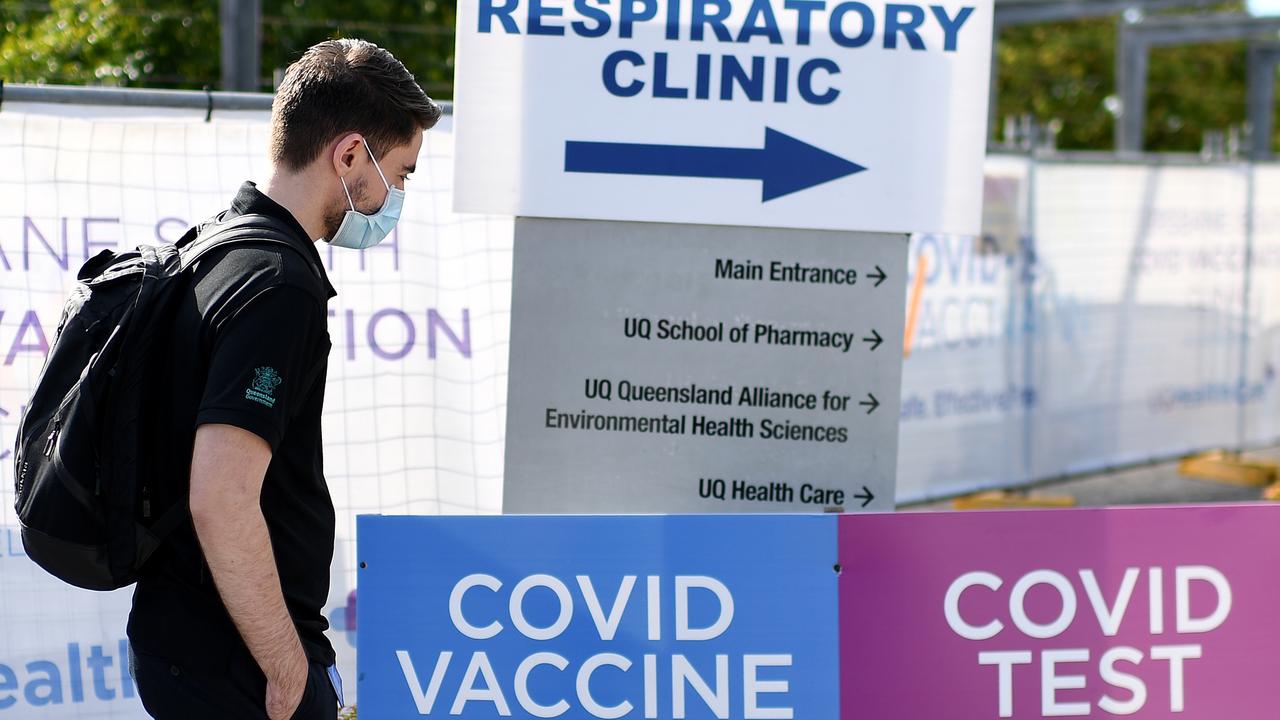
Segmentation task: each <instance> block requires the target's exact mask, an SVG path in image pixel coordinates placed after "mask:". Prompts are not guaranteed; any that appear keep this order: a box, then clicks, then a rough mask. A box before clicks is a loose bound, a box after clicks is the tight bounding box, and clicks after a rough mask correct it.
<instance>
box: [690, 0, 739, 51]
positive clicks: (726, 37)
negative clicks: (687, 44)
mask: <svg viewBox="0 0 1280 720" xmlns="http://www.w3.org/2000/svg"><path fill="white" fill-rule="evenodd" d="M708 7H714V8H715V10H714V11H713V12H707V8H708ZM732 11H733V7H732V6H731V5H730V4H729V3H728V1H727V0H693V17H692V18H691V20H690V22H689V39H690V40H695V41H698V42H702V39H703V29H704V27H705V26H707V25H710V26H711V31H712V32H713V33H715V36H716V39H717V40H719V41H720V42H733V36H732V35H730V34H729V28H726V27H725V26H724V21H725V20H727V19H729V13H730V12H732Z"/></svg>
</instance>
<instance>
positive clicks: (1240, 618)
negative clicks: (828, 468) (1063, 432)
mask: <svg viewBox="0 0 1280 720" xmlns="http://www.w3.org/2000/svg"><path fill="white" fill-rule="evenodd" d="M1278 521H1280V507H1276V506H1262V505H1259V506H1235V507H1225V506H1224V507H1182V508H1155V509H1134V508H1130V509H1112V510H1071V511H1040V512H1005V513H963V514H961V513H903V514H897V515H894V514H867V515H842V516H835V515H825V516H803V515H789V516H776V515H775V516H751V515H746V516H706V515H677V516H612V517H610V516H578V517H554V516H546V517H490V518H412V517H378V516H368V517H362V518H361V519H360V521H359V542H360V564H361V570H360V583H361V588H362V592H363V598H362V602H361V605H360V613H359V614H360V621H361V626H362V628H363V632H362V633H361V635H360V661H359V662H360V683H361V695H362V697H364V698H365V703H364V704H363V705H362V708H361V710H362V712H363V711H368V712H370V713H373V714H374V715H375V716H376V717H378V718H380V719H383V718H385V719H388V720H395V719H397V718H405V719H408V718H419V717H446V716H447V717H457V718H461V719H462V720H469V719H477V720H478V719H480V718H484V719H486V720H488V719H490V718H499V717H509V716H517V717H519V716H532V717H541V718H557V717H583V718H605V719H610V718H639V717H643V718H670V719H673V720H680V719H683V718H690V719H691V720H702V719H704V718H716V719H718V720H756V719H764V718H779V719H787V718H793V719H794V720H826V719H828V718H834V717H837V716H838V717H840V718H842V719H843V720H901V719H902V718H938V719H940V720H945V719H950V718H954V719H955V720H979V719H982V718H993V719H994V718H1015V719H1020V720H1029V719H1031V718H1050V717H1112V716H1132V717H1135V718H1139V719H1142V718H1150V719H1153V720H1154V719H1155V718H1168V717H1171V716H1175V715H1177V714H1180V713H1185V716H1186V717H1198V718H1209V717H1215V718H1216V717H1231V718H1240V719H1241V720H1255V719H1256V720H1261V718H1266V717H1271V715H1272V714H1273V712H1274V691H1273V683H1272V682H1270V680H1269V678H1270V676H1271V674H1272V673H1271V669H1270V664H1269V663H1268V659H1269V658H1270V657H1272V655H1273V652H1274V648H1275V647H1276V646H1277V643H1280V620H1277V617H1276V614H1275V613H1274V611H1273V609H1272V606H1271V605H1272V601H1273V599H1274V598H1275V597H1276V595H1277V593H1280V576H1277V575H1276V574H1275V573H1274V572H1272V571H1271V569H1270V567H1269V565H1270V563H1269V558H1270V554H1269V552H1268V550H1267V548H1269V547H1272V546H1274V545H1275V543H1276V542H1277V541H1280V530H1277V528H1280V524H1277V523H1278ZM1063 538H1075V539H1076V540H1075V541H1073V542H1062V539H1063ZM405 548H415V549H421V551H418V552H405ZM446 549H447V550H446ZM833 559H834V560H835V562H834V563H833V562H832V560H833ZM837 643H838V648H837ZM837 651H838V659H836V653H837ZM837 668H838V676H839V678H838V681H837V679H836V678H835V677H833V674H834V673H835V672H836V671H837ZM837 707H838V708H839V709H838V711H837Z"/></svg>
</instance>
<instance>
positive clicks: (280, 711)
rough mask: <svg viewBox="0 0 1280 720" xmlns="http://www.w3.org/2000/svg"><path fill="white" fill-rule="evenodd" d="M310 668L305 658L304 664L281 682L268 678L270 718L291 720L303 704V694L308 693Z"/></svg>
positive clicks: (271, 719)
mask: <svg viewBox="0 0 1280 720" xmlns="http://www.w3.org/2000/svg"><path fill="white" fill-rule="evenodd" d="M309 678H310V669H309V668H308V667H307V663H306V661H305V660H304V661H303V663H302V665H301V666H300V667H298V668H295V669H294V672H293V675H292V676H291V677H287V678H282V679H281V680H280V681H279V682H277V681H276V680H274V679H272V678H267V717H268V718H270V720H289V718H291V717H293V714H294V713H296V712H298V707H299V706H300V705H302V696H303V695H304V694H306V690H307V680H308V679H309Z"/></svg>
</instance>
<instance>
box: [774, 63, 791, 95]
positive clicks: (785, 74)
mask: <svg viewBox="0 0 1280 720" xmlns="http://www.w3.org/2000/svg"><path fill="white" fill-rule="evenodd" d="M774 70H775V71H774V73H773V77H774V80H775V82H776V83H777V84H776V85H774V86H773V101H774V102H776V103H784V102H786V101H787V81H788V80H789V79H790V70H791V61H790V60H788V59H786V58H784V57H780V58H778V59H777V60H775V61H774Z"/></svg>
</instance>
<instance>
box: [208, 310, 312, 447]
mask: <svg viewBox="0 0 1280 720" xmlns="http://www.w3.org/2000/svg"><path fill="white" fill-rule="evenodd" d="M326 319H327V316H326V315H325V312H324V307H323V305H322V304H320V303H319V302H317V301H316V299H315V298H313V297H311V296H310V295H309V294H307V293H306V292H305V291H304V290H300V289H298V288H294V287H291V286H287V285H281V286H276V287H272V288H268V289H267V290H264V291H262V292H261V293H259V294H257V295H256V296H254V297H253V298H252V299H250V300H249V301H247V302H246V303H245V304H244V305H242V306H241V307H240V308H239V309H237V310H236V311H235V314H234V315H232V316H231V317H230V318H228V319H227V320H225V321H223V323H222V324H221V325H220V326H219V327H217V328H216V329H215V330H214V336H213V343H212V356H211V357H210V359H209V374H208V378H207V380H206V383H205V390H204V397H203V398H202V400H201V401H200V409H199V412H198V413H197V414H196V426H197V427H199V426H200V425H206V424H225V425H234V426H236V427H238V428H242V429H244V430H248V431H249V432H251V433H253V434H255V435H257V436H258V437H261V438H262V439H263V440H265V441H267V444H268V445H270V446H271V450H272V451H273V452H274V451H275V449H276V448H277V447H278V446H279V444H280V441H281V439H283V438H284V436H285V432H286V431H287V429H288V426H289V421H290V420H291V419H292V418H293V416H294V415H295V414H296V413H297V410H298V408H300V407H301V406H302V405H303V403H304V402H305V401H306V396H307V394H308V393H309V392H310V391H311V386H312V385H314V382H315V381H316V380H317V379H318V378H317V377H316V376H317V375H318V374H319V373H320V372H322V371H323V369H324V367H325V366H326V357H325V356H326V355H327V353H328V349H329V343H328V341H327V340H328V332H327V329H326V328H325V323H326Z"/></svg>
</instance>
